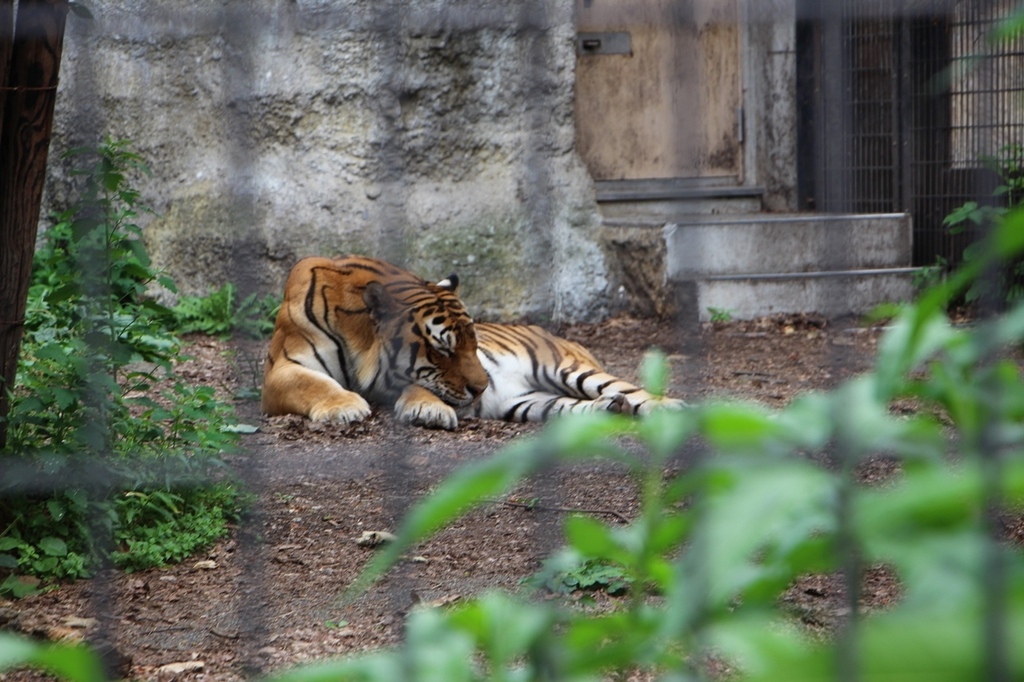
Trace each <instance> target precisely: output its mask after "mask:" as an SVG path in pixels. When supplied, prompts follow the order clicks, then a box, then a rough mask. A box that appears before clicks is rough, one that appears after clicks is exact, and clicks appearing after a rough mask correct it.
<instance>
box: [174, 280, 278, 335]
mask: <svg viewBox="0 0 1024 682" xmlns="http://www.w3.org/2000/svg"><path fill="white" fill-rule="evenodd" d="M237 296H238V293H237V291H236V290H235V285H233V284H231V283H230V282H229V283H227V284H225V285H224V286H222V287H221V288H220V289H217V290H211V291H210V293H209V294H208V295H206V296H182V297H181V298H180V299H179V300H178V304H177V305H176V306H174V308H173V309H172V312H173V315H174V318H175V320H176V324H177V326H178V329H179V330H180V331H181V333H183V334H189V333H193V332H199V333H202V334H208V335H210V336H221V337H227V336H229V335H230V334H231V333H232V332H234V331H240V332H242V333H244V334H248V335H249V336H254V337H263V336H269V335H270V333H271V332H272V331H273V330H274V319H275V318H276V316H277V310H278V309H279V308H280V300H278V298H277V297H276V296H273V295H267V296H264V297H263V298H258V297H257V296H256V294H250V295H249V296H246V297H245V298H244V299H242V301H241V302H237V301H236V298H237Z"/></svg>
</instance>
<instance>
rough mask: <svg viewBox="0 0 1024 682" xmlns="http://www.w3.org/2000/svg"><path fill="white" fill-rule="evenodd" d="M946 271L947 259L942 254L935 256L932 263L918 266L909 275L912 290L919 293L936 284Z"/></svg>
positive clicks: (947, 268) (947, 267)
mask: <svg viewBox="0 0 1024 682" xmlns="http://www.w3.org/2000/svg"><path fill="white" fill-rule="evenodd" d="M947 219H948V217H947ZM948 271H949V261H948V260H946V259H945V258H943V257H942V256H936V257H935V263H934V264H932V265H927V266H925V267H921V268H918V269H917V270H915V271H914V273H913V274H912V275H911V276H910V281H911V284H912V285H913V287H914V291H916V292H918V293H920V292H923V291H927V290H928V289H931V288H933V287H935V286H938V284H939V283H940V282H941V281H942V278H943V277H944V276H945V274H946V272H948Z"/></svg>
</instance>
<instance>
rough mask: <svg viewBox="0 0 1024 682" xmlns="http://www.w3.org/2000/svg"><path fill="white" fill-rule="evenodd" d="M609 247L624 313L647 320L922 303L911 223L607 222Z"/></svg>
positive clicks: (769, 217)
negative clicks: (648, 316)
mask: <svg viewBox="0 0 1024 682" xmlns="http://www.w3.org/2000/svg"><path fill="white" fill-rule="evenodd" d="M602 242H603V244H604V249H605V252H606V254H607V255H608V258H609V262H610V264H611V265H612V272H613V280H615V281H616V282H618V283H619V285H618V287H617V289H618V291H619V292H620V298H619V305H621V306H624V307H627V308H629V309H632V310H635V311H638V312H653V313H656V314H687V315H693V316H696V317H698V318H699V319H701V320H708V319H710V317H711V312H710V311H709V309H711V308H714V309H718V310H721V311H724V312H727V313H728V314H729V315H730V316H731V317H733V318H736V319H749V318H752V317H758V316H761V315H770V314H775V313H797V312H808V313H820V314H824V315H848V314H859V313H864V312H867V311H868V310H870V309H871V308H873V307H874V306H876V305H878V304H880V303H887V302H895V301H903V300H908V299H909V298H911V297H912V295H913V276H914V273H915V272H916V269H915V268H913V267H911V258H912V248H911V247H912V225H911V219H910V216H909V215H907V214H903V213H893V214H873V215H821V214H791V215H780V214H764V213H750V214H717V215H694V214H678V213H675V214H666V215H665V216H661V217H658V216H650V215H644V216H633V217H632V218H618V219H609V218H606V219H605V221H604V227H603V236H602ZM687 311H688V312H687Z"/></svg>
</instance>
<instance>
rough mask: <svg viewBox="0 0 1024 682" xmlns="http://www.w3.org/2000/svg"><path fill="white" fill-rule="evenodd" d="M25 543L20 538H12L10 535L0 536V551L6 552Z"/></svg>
mask: <svg viewBox="0 0 1024 682" xmlns="http://www.w3.org/2000/svg"><path fill="white" fill-rule="evenodd" d="M24 544H25V543H24V542H23V541H22V540H19V539H18V538H12V537H10V536H6V537H2V538H0V552H5V551H7V550H10V549H17V548H18V547H21V546H22V545H24Z"/></svg>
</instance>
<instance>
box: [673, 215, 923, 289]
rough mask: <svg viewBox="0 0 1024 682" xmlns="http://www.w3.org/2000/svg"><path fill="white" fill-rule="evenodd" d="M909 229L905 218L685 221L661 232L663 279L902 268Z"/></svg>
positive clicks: (701, 218)
mask: <svg viewBox="0 0 1024 682" xmlns="http://www.w3.org/2000/svg"><path fill="white" fill-rule="evenodd" d="M911 238H912V226H911V221H910V216H909V215H907V214H905V213H891V214H874V215H816V214H810V215H807V214H792V215H778V214H755V215H743V216H723V215H718V216H711V217H705V216H699V217H694V216H683V217H677V218H676V219H674V222H669V223H667V224H666V227H665V247H666V250H667V251H666V265H667V268H668V270H667V273H666V274H667V276H668V278H669V279H695V278H700V277H705V276H710V275H738V274H764V273H790V272H822V271H834V270H857V269H878V268H892V267H907V266H909V265H910V263H911V258H912V257H913V252H912V250H911V245H912V242H911Z"/></svg>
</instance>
